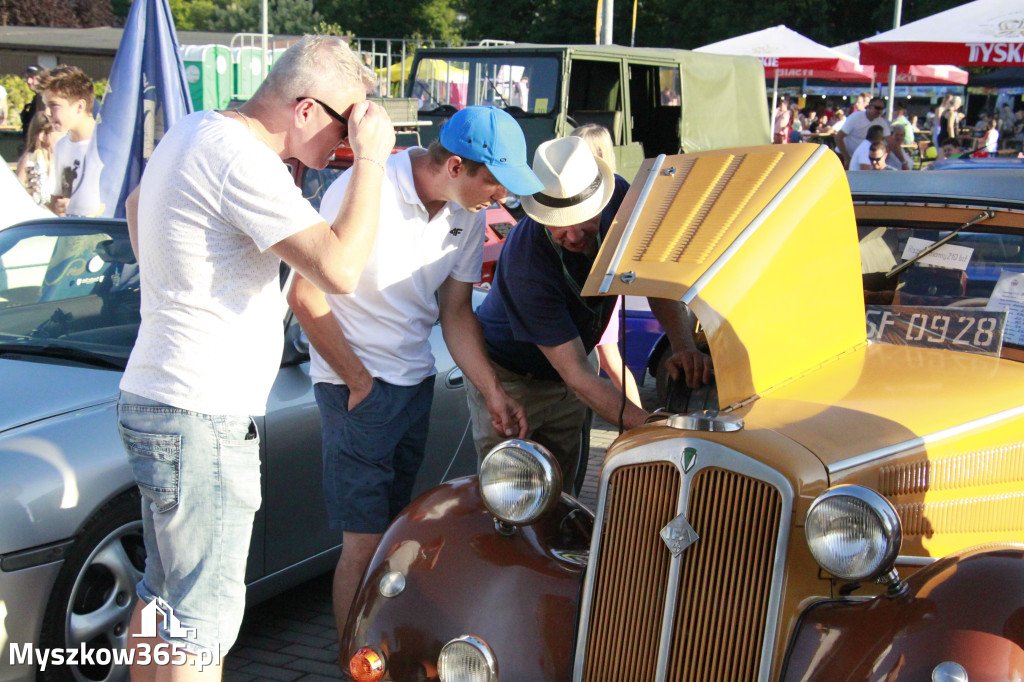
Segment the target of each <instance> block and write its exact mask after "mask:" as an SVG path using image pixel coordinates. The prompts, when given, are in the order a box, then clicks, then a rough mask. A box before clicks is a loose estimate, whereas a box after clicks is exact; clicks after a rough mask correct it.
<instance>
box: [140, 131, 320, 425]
mask: <svg viewBox="0 0 1024 682" xmlns="http://www.w3.org/2000/svg"><path fill="white" fill-rule="evenodd" d="M319 222H321V220H320V216H319V215H317V213H316V211H315V210H314V209H313V207H312V206H310V204H309V202H308V201H306V200H305V199H303V198H302V194H301V192H300V190H299V188H298V187H296V186H295V183H294V181H293V180H292V178H291V175H290V174H289V173H288V169H287V166H285V164H283V163H282V162H281V159H280V158H278V156H277V155H276V154H275V153H274V152H273V151H271V150H270V148H269V147H267V146H266V145H264V144H262V143H261V142H259V141H258V140H256V139H255V138H254V137H253V136H252V135H251V134H250V133H249V132H248V131H247V130H246V128H245V126H244V125H243V124H241V123H239V122H238V121H235V120H231V119H229V118H226V117H224V116H222V115H221V114H219V113H217V112H214V111H202V112H197V113H195V114H190V115H189V116H186V117H185V118H183V119H181V120H180V121H178V122H177V123H175V124H174V126H173V127H171V129H170V130H169V131H168V132H167V134H166V135H164V137H163V139H162V140H161V141H160V144H159V145H157V147H156V149H155V150H154V152H153V156H152V157H150V160H149V163H148V164H147V166H146V170H145V172H144V173H143V176H142V183H141V194H140V196H139V268H140V273H141V276H142V326H141V328H140V329H139V339H138V341H137V342H136V344H135V349H134V350H133V351H132V355H131V359H130V360H129V361H128V369H127V370H126V371H125V374H124V378H123V379H122V380H121V388H122V389H124V390H126V391H130V392H132V393H137V394H138V395H141V396H143V397H146V398H150V399H151V400H158V401H160V402H163V403H167V404H169V405H173V406H174V407H179V408H182V409H187V410H192V411H195V412H201V413H204V414H219V415H224V414H231V415H246V414H249V415H261V414H264V413H265V412H266V403H267V396H268V395H269V394H270V388H271V386H272V384H273V382H274V378H275V376H276V374H277V370H278V368H279V367H280V363H281V350H282V347H283V339H284V336H283V332H282V330H283V317H282V294H281V285H280V280H279V271H280V265H281V261H280V259H278V257H277V256H275V255H274V254H273V253H271V252H269V251H268V250H267V249H268V248H269V247H271V246H273V245H274V244H277V243H278V242H280V241H281V240H283V239H285V238H286V237H289V236H291V235H292V234H295V233H296V232H299V231H301V230H303V229H306V228H308V227H310V226H311V225H315V224H316V223H319Z"/></svg>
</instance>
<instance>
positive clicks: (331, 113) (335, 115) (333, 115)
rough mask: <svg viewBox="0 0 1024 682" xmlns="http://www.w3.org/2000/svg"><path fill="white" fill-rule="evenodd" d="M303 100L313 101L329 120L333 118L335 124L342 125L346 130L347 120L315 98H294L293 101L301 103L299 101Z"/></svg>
mask: <svg viewBox="0 0 1024 682" xmlns="http://www.w3.org/2000/svg"><path fill="white" fill-rule="evenodd" d="M304 99H311V100H313V101H314V102H316V103H317V104H319V105H320V106H322V107H323V108H324V111H326V112H327V115H328V116H330V117H331V118H333V119H334V120H335V121H337V122H338V123H340V124H341V125H343V126H345V127H346V128H348V119H347V118H345V117H344V116H342V115H341V114H339V113H338V112H337V111H335V110H334V109H331V108H330V107H329V106H327V105H326V104H324V103H323V102H321V101H320V100H318V99H317V98H316V97H296V98H295V101H296V102H301V101H302V100H304Z"/></svg>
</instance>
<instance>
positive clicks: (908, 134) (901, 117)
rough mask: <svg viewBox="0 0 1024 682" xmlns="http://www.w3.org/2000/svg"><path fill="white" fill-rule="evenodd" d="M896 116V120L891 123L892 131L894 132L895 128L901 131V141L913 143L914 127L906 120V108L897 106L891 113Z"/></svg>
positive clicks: (900, 105)
mask: <svg viewBox="0 0 1024 682" xmlns="http://www.w3.org/2000/svg"><path fill="white" fill-rule="evenodd" d="M893 113H894V114H896V118H894V119H893V121H892V131H893V132H896V129H897V128H902V129H903V139H904V140H907V141H909V143H910V144H913V142H914V125H913V124H912V123H911V122H910V119H909V118H907V107H906V106H904V105H902V104H898V105H896V109H895V110H894V111H893Z"/></svg>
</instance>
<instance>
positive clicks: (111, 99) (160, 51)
mask: <svg viewBox="0 0 1024 682" xmlns="http://www.w3.org/2000/svg"><path fill="white" fill-rule="evenodd" d="M190 113H192V98H191V97H190V96H189V91H188V81H187V80H185V67H184V65H183V64H182V62H181V55H180V54H179V52H178V36H177V34H176V33H175V31H174V19H173V18H172V17H171V8H170V6H169V5H168V0H134V2H133V3H132V8H131V11H130V12H129V13H128V20H127V21H126V22H125V27H124V34H123V35H122V36H121V45H120V46H119V47H118V48H117V56H116V57H114V65H113V67H112V68H111V70H110V81H109V84H108V85H107V92H106V94H105V95H104V97H103V105H102V107H101V108H100V112H99V115H98V116H97V117H96V124H97V125H96V131H95V133H94V134H93V140H94V141H95V144H96V151H97V153H98V156H99V160H100V162H101V164H102V171H101V173H100V178H99V192H100V199H101V201H102V203H103V204H104V208H103V213H102V215H104V216H107V217H115V218H123V217H124V215H125V211H124V202H125V199H127V198H128V195H129V194H131V192H132V190H134V189H135V188H136V187H137V186H138V184H139V180H140V179H141V178H142V171H143V169H144V168H145V167H146V161H147V160H148V159H149V157H150V155H151V154H152V153H153V148H154V147H155V146H156V144H157V142H159V141H160V138H161V137H163V134H164V131H166V130H167V129H169V128H170V127H171V126H172V125H174V123H176V122H177V121H178V120H179V119H180V118H182V117H183V116H185V115H187V114H190Z"/></svg>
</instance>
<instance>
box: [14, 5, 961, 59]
mask: <svg viewBox="0 0 1024 682" xmlns="http://www.w3.org/2000/svg"><path fill="white" fill-rule="evenodd" d="M131 1H132V0H0V21H3V22H5V23H8V24H13V25H25V26H99V25H110V24H111V23H112V22H116V21H118V19H119V20H120V22H121V23H123V20H124V17H125V16H127V13H128V8H129V7H130V5H131ZM169 1H170V5H171V11H172V13H173V15H174V20H175V23H176V25H177V27H178V29H179V30H209V31H228V32H233V31H258V30H259V29H260V21H261V6H262V3H261V0H169ZM605 1H608V0H605ZM612 1H613V2H614V0H612ZM962 2H964V0H904V2H903V16H902V23H908V22H910V21H914V20H916V19H920V18H922V17H925V16H929V15H931V14H934V13H936V12H940V11H942V10H945V9H949V8H950V7H955V6H957V5H959V4H962ZM597 6H598V0H591V1H590V2H566V1H565V0H270V16H269V22H270V26H269V28H270V31H271V32H272V33H308V32H310V31H315V30H317V27H318V26H320V25H321V22H323V24H324V25H325V26H330V27H332V30H334V31H337V32H344V33H347V34H350V35H355V36H360V37H366V38H371V37H373V38H422V39H435V40H454V41H457V40H459V39H465V40H481V39H483V38H496V39H504V40H515V41H517V42H535V43H593V42H594V41H595V35H596V21H597V13H598V12H597ZM634 7H636V11H637V19H636V32H635V35H633V32H632V22H633V10H634ZM892 13H893V6H892V4H891V3H890V2H883V3H878V2H876V1H871V0H843V1H842V2H835V1H834V0H764V1H763V2H757V3H751V2H749V0H715V1H714V2H708V1H707V0H635V3H634V2H630V1H629V0H619V1H618V2H617V3H615V18H614V35H613V39H614V41H615V43H617V44H619V45H629V44H630V40H631V38H632V39H634V40H635V44H636V45H637V46H642V47H682V48H691V49H692V48H695V47H699V46H701V45H707V44H708V43H713V42H716V41H719V40H724V39H726V38H731V37H733V36H737V35H741V34H744V33H750V32H752V31H758V30H761V29H764V28H768V27H771V26H776V25H778V24H785V25H786V26H788V27H789V28H791V29H793V30H794V31H797V32H799V33H802V34H804V35H806V36H807V37H808V38H811V39H812V40H816V41H817V42H819V43H822V44H825V45H838V44H841V43H846V42H850V41H854V40H860V39H863V38H866V37H868V36H870V35H873V34H874V33H877V32H880V31H885V30H888V29H889V28H891V27H892V19H893V18H892Z"/></svg>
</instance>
